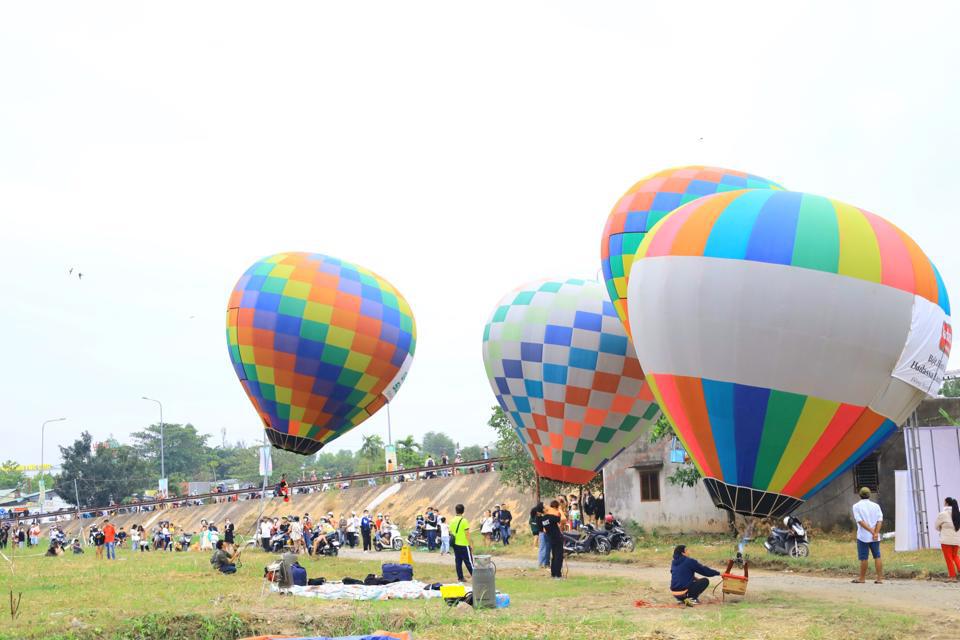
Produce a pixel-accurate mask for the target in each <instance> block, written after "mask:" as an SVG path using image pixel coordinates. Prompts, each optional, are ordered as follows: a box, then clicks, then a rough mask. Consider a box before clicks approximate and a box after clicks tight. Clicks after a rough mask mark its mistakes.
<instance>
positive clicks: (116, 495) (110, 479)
mask: <svg viewBox="0 0 960 640" xmlns="http://www.w3.org/2000/svg"><path fill="white" fill-rule="evenodd" d="M60 457H61V458H62V459H63V466H62V472H61V474H60V475H59V476H58V477H57V485H58V486H71V487H72V486H73V482H74V480H76V481H77V490H78V492H79V494H80V506H95V505H102V504H109V503H110V502H111V501H114V502H117V503H119V502H121V501H122V500H123V499H124V498H127V497H129V496H131V495H132V494H134V493H140V492H141V491H143V489H145V488H155V487H156V478H155V477H153V478H152V479H151V477H150V476H149V475H148V473H147V471H148V469H147V467H146V465H145V464H144V463H143V461H142V460H141V459H140V458H139V457H138V455H137V451H136V450H135V449H134V448H133V447H130V446H124V445H121V446H116V447H112V446H98V447H96V448H94V446H93V437H92V436H91V435H90V433H89V432H87V431H84V432H83V433H82V434H81V435H80V437H79V438H78V439H77V440H75V441H74V443H73V444H71V445H70V446H68V447H60ZM73 496H74V494H73V492H71V491H64V492H63V494H62V495H61V496H60V497H61V498H63V499H64V500H67V501H68V502H74V500H73Z"/></svg>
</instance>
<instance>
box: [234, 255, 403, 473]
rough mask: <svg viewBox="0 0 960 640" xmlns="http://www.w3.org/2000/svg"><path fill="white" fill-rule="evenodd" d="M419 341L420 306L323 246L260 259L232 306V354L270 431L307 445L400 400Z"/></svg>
mask: <svg viewBox="0 0 960 640" xmlns="http://www.w3.org/2000/svg"><path fill="white" fill-rule="evenodd" d="M416 342H417V330H416V325H415V323H414V320H413V314H412V313H411V311H410V305H409V304H407V301H406V300H405V299H404V298H403V296H402V295H400V293H399V292H398V291H397V290H396V289H394V288H393V286H391V285H390V283H388V282H387V281H386V280H384V279H383V278H381V277H380V276H378V275H376V274H375V273H373V272H371V271H368V270H366V269H364V268H363V267H358V266H356V265H354V264H350V263H349V262H344V261H342V260H337V259H336V258H331V257H329V256H325V255H321V254H318V253H278V254H277V255H273V256H270V257H268V258H264V259H263V260H259V261H257V262H256V263H254V265H253V266H251V267H250V268H249V269H247V271H246V273H244V274H243V276H242V277H241V278H240V280H239V281H238V282H237V285H236V287H234V289H233V293H232V294H231V295H230V303H229V305H228V308H227V346H228V347H229V351H230V360H231V361H232V362H233V368H234V370H235V371H236V373H237V376H238V377H239V378H240V382H241V383H242V384H243V388H244V390H245V391H246V392H247V395H248V396H249V397H250V401H251V402H252V403H253V406H254V408H255V409H256V410H257V413H258V414H260V418H261V419H262V420H263V426H264V428H265V429H266V432H267V437H268V438H269V439H270V442H272V443H273V444H274V445H275V446H277V447H279V448H281V449H286V450H288V451H295V452H297V453H301V454H312V453H316V452H317V451H319V450H320V448H321V447H323V446H324V445H325V444H327V443H328V442H330V441H331V440H333V439H335V438H337V437H339V436H341V435H343V434H344V433H346V432H347V431H349V430H350V429H352V428H354V427H355V426H357V425H358V424H360V423H361V422H363V421H364V420H366V419H367V418H369V417H370V416H371V415H373V414H374V413H375V412H376V411H377V410H378V409H380V408H381V407H382V406H383V405H384V404H386V403H387V402H388V401H389V400H391V399H392V398H393V396H394V394H396V392H397V390H398V389H399V388H400V385H401V384H402V383H403V380H404V378H405V377H406V375H407V371H408V370H409V369H410V365H411V363H412V361H413V352H414V349H415V347H416Z"/></svg>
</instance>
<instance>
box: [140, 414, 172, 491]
mask: <svg viewBox="0 0 960 640" xmlns="http://www.w3.org/2000/svg"><path fill="white" fill-rule="evenodd" d="M141 399H142V400H149V401H150V402H156V403H157V405H158V406H159V407H160V479H161V480H162V479H164V478H166V477H167V470H166V467H165V466H164V464H163V403H161V402H160V401H159V400H154V399H153V398H148V397H147V396H142V397H141Z"/></svg>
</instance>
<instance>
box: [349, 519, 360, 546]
mask: <svg viewBox="0 0 960 640" xmlns="http://www.w3.org/2000/svg"><path fill="white" fill-rule="evenodd" d="M359 529H360V518H358V517H357V512H356V511H352V512H351V513H350V519H349V520H348V521H347V542H348V543H349V544H350V548H351V549H353V548H354V547H355V546H357V530H359Z"/></svg>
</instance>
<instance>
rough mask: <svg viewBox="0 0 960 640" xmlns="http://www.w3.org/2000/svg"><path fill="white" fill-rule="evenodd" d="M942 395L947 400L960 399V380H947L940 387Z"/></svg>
mask: <svg viewBox="0 0 960 640" xmlns="http://www.w3.org/2000/svg"><path fill="white" fill-rule="evenodd" d="M940 395H942V396H944V397H946V398H960V378H951V379H950V380H945V381H944V383H943V386H942V387H940Z"/></svg>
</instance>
